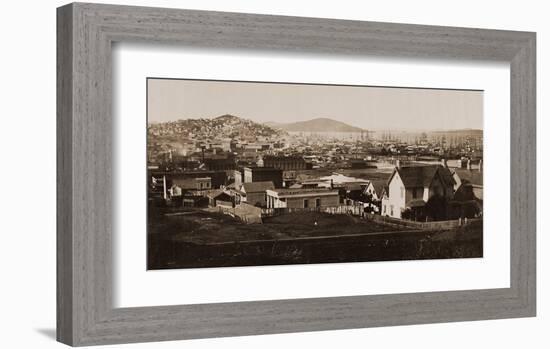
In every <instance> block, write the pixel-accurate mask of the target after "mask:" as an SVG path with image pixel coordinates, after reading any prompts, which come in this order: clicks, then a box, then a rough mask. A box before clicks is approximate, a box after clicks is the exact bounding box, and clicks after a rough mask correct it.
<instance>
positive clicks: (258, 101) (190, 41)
mask: <svg viewBox="0 0 550 349" xmlns="http://www.w3.org/2000/svg"><path fill="white" fill-rule="evenodd" d="M534 137H535V35H534V33H527V32H512V31H497V30H485V29H468V28H451V27H434V26H421V25H410V24H390V23H375V22H360V21H344V20H333V19H313V18H296V17H283V16H266V15H253V14H238V13H221V12H206V11H188V10H173V9H159V8H145V7H127V6H114V5H95V4H94V5H92V4H81V3H75V4H70V5H67V6H64V7H61V8H59V9H58V284H57V287H58V340H59V341H61V342H64V343H67V344H70V345H75V346H80V345H92V344H111V343H127V342H139V341H156V340H175V339H188V338H206V337H217V336H236V335H252V334H267V333H285V332H299V331H317V330H328V329H343V328H358V327H372V326H387V325H404V324H417V323H432V322H449V321H465V320H480V319H495V318H512V317H524V316H534V315H535V309H536V306H535V303H536V302H535V281H536V277H535V138H534ZM389 275H391V276H392V277H389Z"/></svg>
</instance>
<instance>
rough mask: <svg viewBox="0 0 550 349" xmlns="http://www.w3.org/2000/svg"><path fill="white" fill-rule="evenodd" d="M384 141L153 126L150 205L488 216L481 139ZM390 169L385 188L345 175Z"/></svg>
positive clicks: (421, 136)
mask: <svg viewBox="0 0 550 349" xmlns="http://www.w3.org/2000/svg"><path fill="white" fill-rule="evenodd" d="M374 137H376V134H375V133H374V132H372V133H368V132H361V133H360V135H359V136H357V137H350V136H348V135H345V134H344V135H340V134H338V137H336V136H334V135H333V136H331V137H328V138H327V137H326V136H324V137H320V136H319V134H318V133H307V132H299V133H292V134H291V133H282V132H279V131H277V130H274V129H272V128H270V127H267V126H264V125H261V124H257V123H254V122H252V121H249V120H245V119H240V118H238V117H235V116H231V115H224V116H221V117H218V118H215V119H196V120H193V119H189V120H180V121H178V122H172V123H164V124H154V125H150V127H149V130H148V177H149V195H148V197H149V200H150V202H151V204H153V205H165V204H168V205H172V206H181V207H196V208H207V207H224V208H236V207H240V206H242V205H246V206H253V207H256V208H259V209H261V210H263V211H269V210H285V209H304V210H316V209H323V208H328V207H343V206H354V207H362V209H363V210H364V212H369V213H375V214H380V215H384V216H389V217H393V218H400V219H414V220H424V219H442V218H448V217H455V216H479V215H481V213H482V209H481V207H482V205H481V202H482V199H483V195H482V193H483V182H482V175H472V173H474V172H478V173H482V168H483V160H482V159H483V154H482V150H483V149H482V141H481V140H482V134H480V133H479V132H478V131H476V130H468V131H458V132H457V131H450V132H439V133H438V132H435V133H429V134H426V133H418V134H415V133H396V134H379V135H378V138H374ZM441 158H445V159H449V160H443V161H441V160H440V159H441ZM401 164H403V165H401ZM405 164H406V165H405ZM384 166H385V167H386V169H390V171H388V170H386V172H385V173H387V178H384V179H382V180H379V179H378V178H380V176H379V175H378V176H375V177H373V180H368V179H363V178H355V177H348V176H344V175H341V174H338V173H339V172H341V171H340V170H341V169H350V170H352V171H362V170H363V169H376V168H381V167H384ZM327 172H328V173H332V175H329V176H323V175H321V173H327ZM390 172H391V173H390ZM301 173H308V174H309V175H308V176H305V177H304V176H299V174H301ZM361 177H365V176H361ZM367 177H368V176H367ZM304 178H307V179H304ZM374 178H376V179H374ZM433 198H438V200H439V202H438V203H437V202H435V199H433ZM441 206H445V210H444V211H445V212H439V211H438V209H437V207H441Z"/></svg>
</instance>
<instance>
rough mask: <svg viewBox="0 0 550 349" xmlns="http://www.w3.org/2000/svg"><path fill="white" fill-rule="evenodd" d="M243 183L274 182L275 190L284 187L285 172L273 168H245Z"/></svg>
mask: <svg viewBox="0 0 550 349" xmlns="http://www.w3.org/2000/svg"><path fill="white" fill-rule="evenodd" d="M243 171H244V175H243V183H252V182H273V185H274V186H275V188H281V187H282V186H283V170H281V169H278V168H273V167H244V168H243Z"/></svg>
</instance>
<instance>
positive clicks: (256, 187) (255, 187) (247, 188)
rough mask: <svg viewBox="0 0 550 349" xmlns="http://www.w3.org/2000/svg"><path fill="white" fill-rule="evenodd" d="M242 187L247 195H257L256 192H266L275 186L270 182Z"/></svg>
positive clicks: (254, 183)
mask: <svg viewBox="0 0 550 349" xmlns="http://www.w3.org/2000/svg"><path fill="white" fill-rule="evenodd" d="M243 187H244V191H245V192H247V193H257V192H262V191H266V190H267V189H270V190H273V189H275V186H274V185H273V182H271V181H267V182H249V183H243Z"/></svg>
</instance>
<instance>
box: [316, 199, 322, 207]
mask: <svg viewBox="0 0 550 349" xmlns="http://www.w3.org/2000/svg"><path fill="white" fill-rule="evenodd" d="M315 207H321V199H315Z"/></svg>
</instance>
